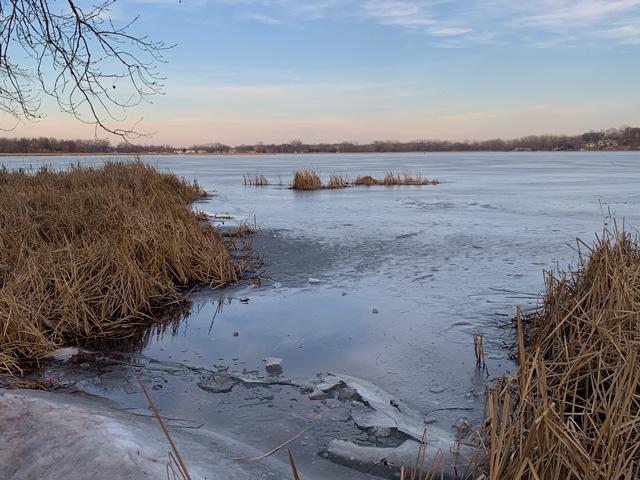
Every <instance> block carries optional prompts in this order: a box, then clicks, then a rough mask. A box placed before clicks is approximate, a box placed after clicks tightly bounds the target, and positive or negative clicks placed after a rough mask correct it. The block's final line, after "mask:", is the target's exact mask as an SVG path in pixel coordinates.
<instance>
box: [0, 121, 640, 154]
mask: <svg viewBox="0 0 640 480" xmlns="http://www.w3.org/2000/svg"><path fill="white" fill-rule="evenodd" d="M578 150H640V127H626V126H625V127H621V128H610V129H607V130H600V131H589V132H586V133H583V134H581V135H530V136H526V137H522V138H517V139H511V140H502V139H493V140H482V141H465V142H452V141H447V140H416V141H411V142H397V141H376V142H373V143H367V144H360V143H357V142H340V143H319V144H308V143H304V142H302V141H301V140H292V141H290V142H288V143H282V144H264V143H262V142H259V143H257V144H254V145H237V146H233V147H232V146H229V145H225V144H223V143H206V144H202V145H192V146H190V147H175V146H172V145H144V146H142V145H132V144H130V143H126V142H123V143H120V144H117V145H113V144H111V143H110V142H109V141H108V140H59V139H55V138H47V137H38V138H26V137H23V138H0V153H4V154H10V153H15V154H59V153H66V154H100V153H102V154H121V153H123V154H133V153H159V154H162V153H211V154H231V153H240V154H241V153H245V154H252V153H408V152H473V151H486V152H512V151H578Z"/></svg>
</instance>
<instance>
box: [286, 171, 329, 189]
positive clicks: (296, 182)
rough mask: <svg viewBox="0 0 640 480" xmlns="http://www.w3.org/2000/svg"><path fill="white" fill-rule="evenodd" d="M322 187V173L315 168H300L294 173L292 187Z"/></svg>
mask: <svg viewBox="0 0 640 480" xmlns="http://www.w3.org/2000/svg"><path fill="white" fill-rule="evenodd" d="M322 187H323V185H322V179H321V178H320V175H318V174H317V173H316V172H315V171H313V170H302V171H300V170H298V171H296V172H295V173H294V174H293V184H292V185H291V188H293V189H294V190H319V189H321V188H322Z"/></svg>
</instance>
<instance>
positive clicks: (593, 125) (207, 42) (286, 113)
mask: <svg viewBox="0 0 640 480" xmlns="http://www.w3.org/2000/svg"><path fill="white" fill-rule="evenodd" d="M136 15H140V19H139V20H138V21H137V23H136V24H134V29H133V31H134V32H136V33H141V34H149V35H150V36H151V37H152V38H154V39H158V40H163V41H165V42H167V43H169V44H175V47H174V48H172V49H171V50H169V51H167V52H166V54H165V57H166V63H163V64H162V65H160V69H161V72H162V74H163V75H165V76H166V81H165V88H164V93H163V95H161V96H157V97H155V98H154V99H153V103H152V104H144V105H142V106H140V107H137V108H135V109H132V110H129V111H128V113H127V119H128V121H130V122H132V121H134V120H138V119H139V118H143V121H142V123H141V124H140V125H139V126H138V129H139V130H141V131H144V132H146V133H153V136H151V137H149V138H145V139H144V140H141V143H153V144H160V143H169V144H173V145H179V146H188V145H192V144H198V143H205V142H222V143H225V144H231V145H236V144H242V143H250V144H253V143H256V142H259V141H262V142H265V143H271V142H278V143H280V142H288V141H290V140H292V139H301V140H303V141H305V142H339V141H357V142H361V143H362V142H369V141H372V140H401V141H405V140H415V139H449V140H469V139H486V138H496V137H501V138H514V137H520V136H524V135H529V134H545V133H568V134H574V133H582V132H584V131H587V130H590V129H596V130H599V129H602V128H609V127H619V126H622V125H634V126H637V125H640V89H639V88H638V85H640V60H639V59H640V0H555V1H552V0H527V1H520V0H510V1H509V0H118V1H116V3H115V4H114V5H113V6H112V8H111V16H112V17H113V18H114V19H115V20H116V21H120V22H122V21H125V20H126V19H129V18H132V17H134V16H136ZM43 112H44V113H46V115H47V117H46V118H44V119H42V120H40V121H38V122H36V123H29V122H25V123H23V124H21V125H19V126H18V127H17V128H16V129H15V130H14V131H12V132H10V134H7V135H9V136H20V135H38V136H40V135H47V136H56V137H63V138H91V137H93V135H94V130H93V129H92V128H90V127H86V126H83V125H81V124H79V123H78V122H76V121H75V120H74V119H73V118H71V117H69V116H66V115H63V114H61V113H59V112H58V111H57V109H56V107H55V105H54V104H52V103H51V102H50V101H49V100H46V99H45V100H44V101H43ZM98 134H99V136H101V137H105V135H102V134H100V133H98Z"/></svg>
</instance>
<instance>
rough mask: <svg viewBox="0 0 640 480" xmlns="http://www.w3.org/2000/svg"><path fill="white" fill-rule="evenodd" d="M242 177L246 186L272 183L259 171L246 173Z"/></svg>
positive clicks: (261, 185) (260, 185)
mask: <svg viewBox="0 0 640 480" xmlns="http://www.w3.org/2000/svg"><path fill="white" fill-rule="evenodd" d="M242 178H243V180H244V184H245V185H246V186H252V187H265V186H267V185H271V182H270V181H269V179H268V178H267V177H265V176H264V175H262V174H257V173H256V174H253V175H247V174H245V175H242Z"/></svg>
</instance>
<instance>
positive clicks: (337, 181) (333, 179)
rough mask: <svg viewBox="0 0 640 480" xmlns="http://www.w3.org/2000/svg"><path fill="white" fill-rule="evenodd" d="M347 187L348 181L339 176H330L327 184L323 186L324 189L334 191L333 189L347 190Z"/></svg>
mask: <svg viewBox="0 0 640 480" xmlns="http://www.w3.org/2000/svg"><path fill="white" fill-rule="evenodd" d="M348 186H349V181H348V180H347V179H346V178H345V177H342V176H340V175H331V176H330V177H329V182H327V184H326V185H325V187H324V188H328V189H334V188H347V187H348Z"/></svg>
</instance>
